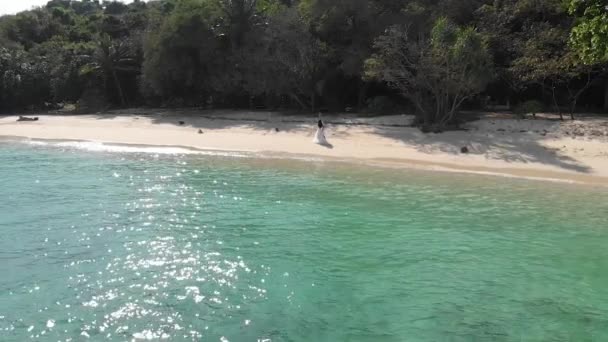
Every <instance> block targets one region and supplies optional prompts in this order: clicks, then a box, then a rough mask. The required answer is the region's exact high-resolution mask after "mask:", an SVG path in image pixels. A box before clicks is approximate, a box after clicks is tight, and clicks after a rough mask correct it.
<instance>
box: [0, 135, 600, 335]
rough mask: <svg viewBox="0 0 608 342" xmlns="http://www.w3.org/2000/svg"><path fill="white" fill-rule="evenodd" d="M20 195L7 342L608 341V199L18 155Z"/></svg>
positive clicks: (15, 183)
mask: <svg viewBox="0 0 608 342" xmlns="http://www.w3.org/2000/svg"><path fill="white" fill-rule="evenodd" d="M98 150H99V149H98ZM101 150H103V149H101ZM0 189H2V190H1V193H0V233H1V236H2V238H1V239H0V340H1V341H25V340H33V341H70V340H71V341H82V340H87V339H88V340H92V341H102V340H103V341H106V340H107V341H125V340H132V339H134V340H140V339H142V340H143V339H161V338H164V339H167V340H171V341H199V340H202V341H273V342H274V341H607V340H608V210H607V209H608V202H607V200H608V191H606V190H605V189H592V188H586V187H583V186H572V185H560V184H552V183H542V182H532V181H524V180H511V179H503V178H492V177H481V176H468V175H455V174H442V173H437V174H434V173H429V172H418V171H395V170H380V169H373V168H363V167H356V168H355V167H353V166H350V165H348V164H329V163H322V162H314V161H309V162H303V161H281V160H254V159H247V158H234V157H233V158H227V157H219V156H193V155H170V154H169V155H167V154H154V153H108V152H103V151H101V152H100V151H96V152H93V151H87V150H81V149H75V148H71V147H69V145H65V146H63V147H62V146H59V147H57V146H55V147H50V146H27V145H19V144H7V143H4V144H0Z"/></svg>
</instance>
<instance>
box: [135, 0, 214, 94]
mask: <svg viewBox="0 0 608 342" xmlns="http://www.w3.org/2000/svg"><path fill="white" fill-rule="evenodd" d="M215 10H216V7H214V4H212V3H210V2H208V1H207V2H205V1H203V2H201V1H197V0H184V1H180V2H178V3H177V4H176V5H175V8H174V9H173V10H171V11H170V14H169V15H167V16H165V15H164V14H163V13H159V12H157V13H155V14H153V15H152V17H151V19H150V20H151V22H150V30H149V32H148V33H147V35H146V37H145V38H144V47H143V50H144V62H143V65H142V92H143V93H144V95H145V96H147V97H148V98H155V97H156V98H160V99H162V100H163V101H168V100H172V99H185V98H190V99H192V100H194V101H197V102H200V101H203V99H204V98H205V95H209V94H211V93H213V83H214V82H217V77H221V76H222V73H221V72H222V70H224V67H223V65H221V64H223V63H225V59H223V58H221V57H220V56H218V52H219V49H220V45H221V42H222V36H221V32H217V31H216V27H215V20H216V17H215V13H216V12H215ZM218 83H219V82H218ZM218 90H220V91H222V90H224V89H218Z"/></svg>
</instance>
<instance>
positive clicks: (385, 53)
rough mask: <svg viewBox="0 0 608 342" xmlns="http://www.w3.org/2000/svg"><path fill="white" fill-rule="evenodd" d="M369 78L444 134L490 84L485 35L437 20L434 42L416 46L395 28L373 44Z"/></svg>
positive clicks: (368, 71) (421, 119) (425, 124)
mask: <svg viewBox="0 0 608 342" xmlns="http://www.w3.org/2000/svg"><path fill="white" fill-rule="evenodd" d="M374 46H375V49H376V53H374V55H373V56H372V58H370V59H369V60H367V61H366V75H367V77H369V78H374V79H379V80H382V81H384V82H387V84H388V85H389V86H390V87H392V88H394V89H396V90H398V91H399V92H400V93H401V94H402V95H403V96H405V97H406V98H407V99H409V100H410V101H411V102H412V104H414V105H415V107H416V108H417V113H418V117H419V120H418V121H419V123H421V124H422V125H423V127H426V128H432V129H435V130H440V129H443V128H444V127H445V126H446V124H448V123H450V122H451V121H452V120H453V119H454V116H455V115H456V113H457V112H458V109H459V108H460V106H461V105H462V104H463V102H464V101H466V100H468V99H471V98H472V97H473V96H474V95H476V94H478V93H479V92H481V91H482V90H484V88H485V86H486V85H487V84H488V83H489V82H490V81H491V80H492V77H493V67H492V59H491V56H490V54H489V51H488V49H487V46H486V44H485V42H484V40H483V38H482V36H481V35H480V34H479V33H478V32H476V31H475V30H474V29H473V28H471V27H457V26H456V25H454V24H452V23H451V22H450V21H449V20H447V19H446V18H440V19H438V20H437V21H436V23H435V25H434V27H433V29H432V31H431V34H430V39H425V40H422V41H416V40H413V39H412V38H410V36H409V35H408V32H407V30H406V29H405V28H404V27H403V26H396V27H393V28H391V29H390V30H389V32H388V33H387V34H385V35H383V36H381V37H380V38H378V40H377V41H376V43H375V45H374Z"/></svg>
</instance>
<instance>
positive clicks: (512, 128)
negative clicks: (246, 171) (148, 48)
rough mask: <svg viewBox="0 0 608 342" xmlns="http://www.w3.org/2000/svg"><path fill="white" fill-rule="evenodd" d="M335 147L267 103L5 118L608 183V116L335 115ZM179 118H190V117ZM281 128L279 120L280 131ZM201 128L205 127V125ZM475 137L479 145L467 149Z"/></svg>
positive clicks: (134, 137) (21, 127) (12, 131)
mask: <svg viewBox="0 0 608 342" xmlns="http://www.w3.org/2000/svg"><path fill="white" fill-rule="evenodd" d="M324 119H325V120H326V121H327V122H328V123H329V125H328V126H329V127H328V133H327V136H328V139H329V141H330V142H331V143H332V145H333V147H331V148H327V147H322V146H318V145H315V144H313V143H312V137H313V134H314V130H315V126H314V124H315V120H316V118H315V117H302V116H287V115H279V114H277V113H264V112H262V113H260V112H228V111H221V112H198V113H196V112H188V113H187V112H182V113H177V112H175V111H173V112H163V111H154V110H132V111H129V112H125V111H123V112H119V113H108V114H104V115H86V116H82V115H81V116H52V115H46V116H40V121H37V122H16V117H15V116H8V117H1V118H0V136H13V137H25V138H35V139H59V140H88V141H100V142H106V143H123V144H141V145H168V146H184V147H191V148H196V149H211V150H216V149H217V150H232V151H249V152H254V153H265V154H290V155H293V154H296V155H314V156H318V157H327V158H338V159H347V160H351V161H359V162H365V163H371V164H377V165H383V166H395V167H419V168H420V167H421V168H433V169H449V170H457V171H466V172H480V173H496V174H503V175H510V176H517V177H534V178H549V179H558V180H567V181H577V182H584V183H593V184H604V185H608V120H605V119H604V120H602V119H594V118H585V119H581V120H578V121H575V122H570V121H565V122H563V123H562V122H559V121H554V120H543V119H541V120H521V121H518V120H513V119H509V118H501V117H499V116H490V117H489V118H485V119H483V120H480V121H476V122H473V123H470V124H468V125H467V127H466V128H468V131H458V132H447V133H443V134H428V135H426V134H422V133H421V132H420V131H419V130H417V129H415V128H408V127H399V126H403V125H406V124H408V123H409V122H410V121H411V117H408V116H387V117H377V118H369V119H361V118H359V119H357V118H353V117H347V116H329V117H325V118H324ZM179 121H184V122H185V124H184V125H180V124H179ZM275 128H278V132H277V130H276V129H275ZM199 129H201V130H202V131H203V134H199V133H198V131H199ZM463 146H467V147H468V148H469V150H470V153H469V154H462V153H460V149H461V147H463Z"/></svg>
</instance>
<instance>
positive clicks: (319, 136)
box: [312, 127, 329, 145]
mask: <svg viewBox="0 0 608 342" xmlns="http://www.w3.org/2000/svg"><path fill="white" fill-rule="evenodd" d="M312 142H314V143H315V144H319V145H328V144H329V143H328V142H327V139H325V127H321V128H319V129H317V133H316V134H315V138H314V139H313V141H312Z"/></svg>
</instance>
